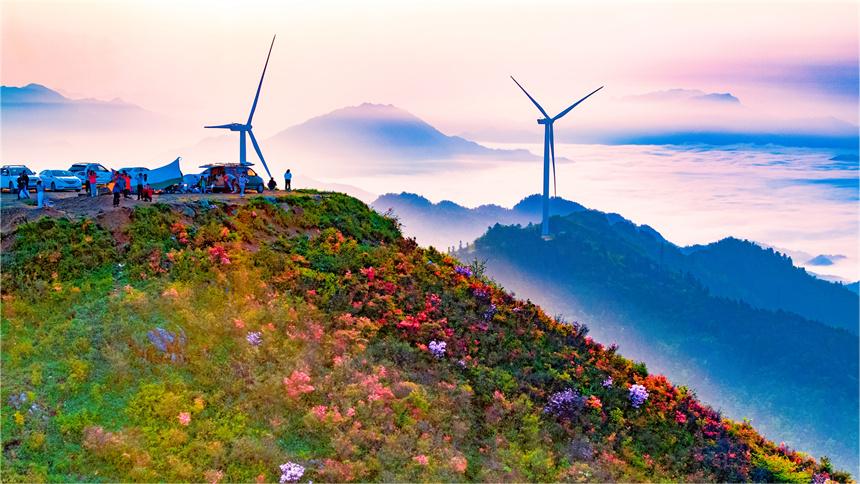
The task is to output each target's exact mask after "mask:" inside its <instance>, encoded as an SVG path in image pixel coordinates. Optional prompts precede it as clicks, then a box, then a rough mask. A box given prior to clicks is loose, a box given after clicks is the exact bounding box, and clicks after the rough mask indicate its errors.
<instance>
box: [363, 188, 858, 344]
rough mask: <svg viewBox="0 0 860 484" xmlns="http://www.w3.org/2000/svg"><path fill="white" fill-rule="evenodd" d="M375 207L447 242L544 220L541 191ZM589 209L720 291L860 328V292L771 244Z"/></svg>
mask: <svg viewBox="0 0 860 484" xmlns="http://www.w3.org/2000/svg"><path fill="white" fill-rule="evenodd" d="M372 206H373V207H374V208H375V209H376V210H377V211H380V212H385V211H387V210H389V209H390V210H392V211H393V212H394V214H395V215H397V216H398V217H399V218H400V221H401V222H402V223H403V229H404V231H405V232H406V233H407V234H408V235H409V236H411V237H415V238H416V240H417V241H418V242H419V243H421V244H424V245H433V246H435V247H437V248H442V249H444V248H448V247H451V246H454V247H459V246H460V242H462V243H463V244H468V243H469V242H470V241H472V240H474V239H475V238H477V237H478V236H480V235H481V234H483V233H484V232H485V231H486V230H487V229H488V228H489V227H490V226H493V225H495V224H501V225H517V224H520V225H528V224H529V223H538V222H540V219H541V197H540V196H539V195H530V196H528V197H526V198H524V199H523V200H521V201H520V202H519V203H517V204H516V205H515V206H514V207H512V208H510V209H508V208H504V207H500V206H498V205H482V206H480V207H475V208H466V207H463V206H461V205H458V204H456V203H454V202H450V201H447V200H446V201H442V202H439V203H435V204H434V203H432V202H430V201H429V200H427V199H426V198H424V197H421V196H419V195H416V194H412V193H401V194H399V195H397V194H386V195H383V196H381V197H379V198H378V199H377V200H376V201H374V202H373V203H372ZM585 210H586V208H585V207H583V206H582V205H580V204H578V203H576V202H572V201H569V200H565V199H563V198H558V197H555V198H552V199H551V201H550V213H551V214H552V215H568V214H571V213H577V212H583V211H585ZM590 212H592V213H595V214H600V216H602V217H605V219H606V224H605V225H601V226H600V229H601V230H605V231H606V233H604V234H601V236H603V237H607V238H618V239H621V240H624V241H625V242H626V243H627V244H628V247H630V248H632V249H635V250H636V252H637V253H638V254H640V255H642V256H644V257H647V258H649V259H650V260H652V261H654V263H655V264H659V265H660V266H661V267H663V268H664V269H666V270H671V271H674V272H678V273H683V274H688V275H690V276H691V277H694V278H695V279H697V280H698V281H699V282H700V284H701V285H703V286H704V287H705V288H707V290H708V291H710V292H711V293H712V294H713V295H715V296H719V297H723V298H727V299H734V300H739V301H743V302H744V303H746V304H750V305H752V306H754V307H757V308H761V309H770V310H775V311H789V312H793V313H796V314H798V315H800V316H802V317H804V318H807V319H811V320H816V321H819V322H821V323H824V324H826V325H828V326H832V327H835V328H842V329H845V330H847V331H849V332H851V333H853V334H855V335H856V334H858V332H860V330H858V319H860V309H858V304H860V300H858V297H857V294H856V293H855V292H852V291H851V290H849V288H847V287H846V286H844V285H842V284H838V283H835V282H829V281H825V280H822V279H819V278H816V277H814V276H813V275H811V274H809V273H808V272H806V270H805V269H802V268H800V267H796V266H795V265H794V262H793V261H792V259H791V258H790V257H788V256H786V255H784V254H782V253H780V252H778V251H775V250H774V249H772V248H763V247H761V246H760V245H758V244H756V243H753V242H750V241H745V240H738V239H736V238H733V237H728V238H726V239H723V240H720V241H718V242H713V243H711V244H707V245H696V246H691V247H679V246H677V245H675V244H673V243H672V242H670V241H668V240H666V239H665V238H664V237H663V236H662V235H661V234H660V233H659V232H658V231H657V230H655V229H654V228H652V227H650V226H648V225H637V224H634V223H633V222H631V221H629V220H627V219H626V218H624V217H623V216H621V215H619V214H615V213H609V214H607V213H603V212H599V211H596V210H591V211H590ZM595 230H596V229H595Z"/></svg>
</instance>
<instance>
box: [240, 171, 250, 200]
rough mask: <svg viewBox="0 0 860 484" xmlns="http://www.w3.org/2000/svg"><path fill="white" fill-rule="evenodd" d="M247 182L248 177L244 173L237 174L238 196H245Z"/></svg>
mask: <svg viewBox="0 0 860 484" xmlns="http://www.w3.org/2000/svg"><path fill="white" fill-rule="evenodd" d="M247 183H248V177H247V175H245V174H244V173H242V174H240V175H239V194H240V195H239V196H241V197H242V198H244V197H245V185H246V184H247Z"/></svg>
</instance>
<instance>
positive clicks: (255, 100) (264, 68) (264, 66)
mask: <svg viewBox="0 0 860 484" xmlns="http://www.w3.org/2000/svg"><path fill="white" fill-rule="evenodd" d="M275 37H277V35H275V36H274V37H272V45H270V46H269V55H267V56H266V64H265V65H263V75H261V76H260V84H258V85H257V94H256V95H255V96H254V104H252V105H251V114H249V115H248V122H247V123H245V124H248V125H250V124H251V119H252V118H253V117H254V111H255V110H256V109H257V101H258V100H259V99H260V89H262V87H263V78H264V77H266V68H267V67H269V57H271V56H272V47H274V46H275Z"/></svg>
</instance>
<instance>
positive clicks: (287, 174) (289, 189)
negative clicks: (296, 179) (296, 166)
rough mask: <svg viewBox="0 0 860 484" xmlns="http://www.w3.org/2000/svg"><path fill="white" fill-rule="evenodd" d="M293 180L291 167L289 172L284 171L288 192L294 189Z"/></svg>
mask: <svg viewBox="0 0 860 484" xmlns="http://www.w3.org/2000/svg"><path fill="white" fill-rule="evenodd" d="M292 180H293V174H292V173H290V169H289V168H287V172H286V173H284V190H286V191H288V192H289V191H292V189H293V187H292V185H291V182H292Z"/></svg>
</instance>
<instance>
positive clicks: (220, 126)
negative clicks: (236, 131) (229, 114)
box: [203, 124, 232, 129]
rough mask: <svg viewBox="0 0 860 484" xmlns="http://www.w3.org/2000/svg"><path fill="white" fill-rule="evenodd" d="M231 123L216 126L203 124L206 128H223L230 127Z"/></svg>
mask: <svg viewBox="0 0 860 484" xmlns="http://www.w3.org/2000/svg"><path fill="white" fill-rule="evenodd" d="M231 126H232V125H231V124H218V125H215V126H203V127H204V128H221V129H230V127H231Z"/></svg>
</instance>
